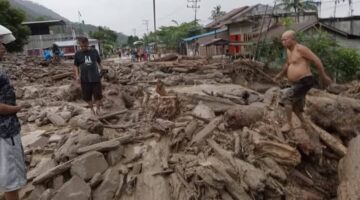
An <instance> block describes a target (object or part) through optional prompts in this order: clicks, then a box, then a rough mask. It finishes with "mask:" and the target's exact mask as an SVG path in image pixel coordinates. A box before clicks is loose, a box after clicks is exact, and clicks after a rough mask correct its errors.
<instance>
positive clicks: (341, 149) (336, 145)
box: [307, 120, 347, 157]
mask: <svg viewBox="0 0 360 200" xmlns="http://www.w3.org/2000/svg"><path fill="white" fill-rule="evenodd" d="M307 121H308V123H309V124H310V126H311V127H312V128H313V129H314V130H315V131H316V132H317V133H318V134H319V136H320V139H321V140H322V141H324V143H325V144H326V145H327V146H328V147H330V149H332V150H333V151H334V152H335V153H336V154H338V155H339V156H341V157H342V156H345V155H346V152H347V149H346V147H345V146H344V145H343V144H342V143H341V141H339V140H337V139H336V138H335V137H334V136H332V135H331V134H330V133H328V132H327V131H325V130H323V129H322V128H320V127H319V126H317V125H316V124H314V123H313V122H312V121H310V120H307Z"/></svg>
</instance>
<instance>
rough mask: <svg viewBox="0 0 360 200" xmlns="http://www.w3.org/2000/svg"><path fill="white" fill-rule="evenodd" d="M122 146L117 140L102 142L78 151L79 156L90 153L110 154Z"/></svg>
mask: <svg viewBox="0 0 360 200" xmlns="http://www.w3.org/2000/svg"><path fill="white" fill-rule="evenodd" d="M119 145H120V142H119V141H116V140H110V141H106V142H101V143H97V144H93V145H90V146H86V147H82V148H80V149H78V150H77V153H78V154H84V153H87V152H90V151H99V152H108V151H110V150H113V149H116V148H118V147H119Z"/></svg>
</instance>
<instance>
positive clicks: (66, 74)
mask: <svg viewBox="0 0 360 200" xmlns="http://www.w3.org/2000/svg"><path fill="white" fill-rule="evenodd" d="M73 74H74V73H73V72H66V73H63V74H58V75H55V76H52V77H51V79H52V80H53V81H57V80H60V79H64V78H67V77H69V76H72V75H73Z"/></svg>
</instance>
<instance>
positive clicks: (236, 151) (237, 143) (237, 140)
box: [233, 132, 240, 156]
mask: <svg viewBox="0 0 360 200" xmlns="http://www.w3.org/2000/svg"><path fill="white" fill-rule="evenodd" d="M233 134H234V137H235V141H234V143H235V144H234V155H236V156H238V155H239V154H240V136H239V134H238V133H236V132H234V133H233Z"/></svg>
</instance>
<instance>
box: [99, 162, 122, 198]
mask: <svg viewBox="0 0 360 200" xmlns="http://www.w3.org/2000/svg"><path fill="white" fill-rule="evenodd" d="M119 183H120V174H119V172H118V171H117V170H115V169H108V170H107V171H106V173H105V175H104V181H103V182H102V183H101V185H100V186H99V187H98V188H96V190H95V191H94V193H93V200H112V199H113V198H114V196H115V193H116V189H117V188H118V186H119Z"/></svg>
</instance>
